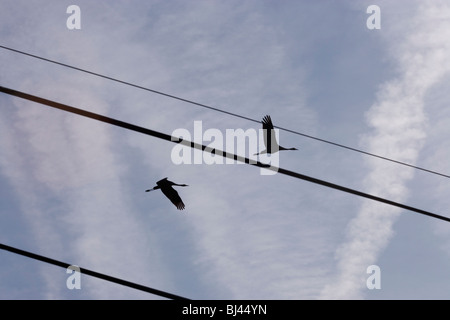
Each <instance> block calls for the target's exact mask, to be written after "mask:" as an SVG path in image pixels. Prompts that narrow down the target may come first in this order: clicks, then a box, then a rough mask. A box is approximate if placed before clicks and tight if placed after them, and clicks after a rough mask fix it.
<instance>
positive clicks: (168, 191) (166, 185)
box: [145, 178, 188, 210]
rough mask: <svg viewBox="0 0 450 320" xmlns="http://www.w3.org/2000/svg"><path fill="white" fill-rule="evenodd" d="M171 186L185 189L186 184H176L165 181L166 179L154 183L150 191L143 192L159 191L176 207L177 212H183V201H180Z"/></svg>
mask: <svg viewBox="0 0 450 320" xmlns="http://www.w3.org/2000/svg"><path fill="white" fill-rule="evenodd" d="M172 186H179V187H187V186H188V185H187V184H177V183H174V182H172V181H169V180H167V178H164V179H161V180H159V181H158V182H156V186H155V187H153V188H152V189H148V190H145V192H150V191H153V190H158V189H161V191H162V193H164V195H165V196H166V197H167V198H168V199H169V200H170V201H172V203H173V204H174V205H175V207H177V209H178V210H183V209H184V208H185V206H184V203H183V200H181V198H180V195H179V194H178V192H177V191H176V190H175V189H174V188H172Z"/></svg>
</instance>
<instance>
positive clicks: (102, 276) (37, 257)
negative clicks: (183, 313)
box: [0, 243, 189, 300]
mask: <svg viewBox="0 0 450 320" xmlns="http://www.w3.org/2000/svg"><path fill="white" fill-rule="evenodd" d="M0 249H2V250H6V251H10V252H12V253H16V254H19V255H22V256H25V257H28V258H31V259H35V260H39V261H43V262H46V263H50V264H53V265H55V266H59V267H62V268H65V269H67V268H68V267H70V266H71V265H70V264H68V263H65V262H61V261H58V260H54V259H51V258H48V257H44V256H41V255H38V254H35V253H32V252H28V251H24V250H21V249H17V248H14V247H11V246H7V245H4V244H2V243H0ZM80 273H81V274H86V275H89V276H92V277H95V278H99V279H103V280H106V281H109V282H114V283H117V284H120V285H123V286H126V287H130V288H133V289H136V290H140V291H145V292H148V293H152V294H155V295H158V296H161V297H164V298H168V299H172V300H189V299H187V298H184V297H180V296H177V295H175V294H172V293H168V292H164V291H161V290H157V289H153V288H149V287H146V286H143V285H140V284H137V283H133V282H130V281H126V280H122V279H119V278H115V277H111V276H108V275H106V274H103V273H99V272H95V271H91V270H89V269H85V268H80Z"/></svg>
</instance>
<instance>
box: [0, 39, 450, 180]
mask: <svg viewBox="0 0 450 320" xmlns="http://www.w3.org/2000/svg"><path fill="white" fill-rule="evenodd" d="M0 48H2V49H5V50H9V51H12V52H16V53H19V54H22V55H25V56H29V57H32V58H35V59H39V60H42V61H46V62H50V63H53V64H57V65H60V66H63V67H66V68H70V69H73V70H77V71H80V72H84V73H88V74H91V75H94V76H96V77H100V78H104V79H107V80H111V81H115V82H118V83H121V84H124V85H127V86H131V87H134V88H138V89H141V90H145V91H149V92H152V93H156V94H159V95H162V96H165V97H168V98H172V99H176V100H179V101H183V102H186V103H190V104H193V105H196V106H199V107H202V108H206V109H210V110H214V111H217V112H221V113H224V114H227V115H230V116H233V117H237V118H241V119H245V120H248V121H252V122H256V123H261V121H259V120H256V119H252V118H249V117H246V116H242V115H239V114H237V113H233V112H229V111H225V110H222V109H219V108H215V107H212V106H208V105H206V104H202V103H198V102H195V101H192V100H188V99H184V98H180V97H177V96H174V95H171V94H168V93H164V92H161V91H157V90H153V89H150V88H146V87H143V86H140V85H137V84H133V83H130V82H127V81H123V80H119V79H116V78H112V77H108V76H105V75H102V74H100V73H96V72H92V71H89V70H86V69H81V68H78V67H74V66H71V65H68V64H65V63H61V62H58V61H55V60H51V59H47V58H43V57H40V56H37V55H34V54H31V53H27V52H24V51H20V50H17V49H13V48H9V47H6V46H2V45H0ZM274 127H275V128H278V129H280V130H283V131H286V132H290V133H293V134H296V135H299V136H303V137H305V138H309V139H313V140H316V141H320V142H324V143H327V144H330V145H333V146H336V147H339V148H344V149H347V150H350V151H354V152H359V153H361V154H365V155H367V156H371V157H375V158H379V159H382V160H386V161H390V162H393V163H397V164H400V165H403V166H407V167H410V168H414V169H417V170H421V171H425V172H428V173H431V174H435V175H439V176H442V177H445V178H450V175H446V174H443V173H440V172H437V171H433V170H430V169H426V168H422V167H418V166H415V165H412V164H409V163H406V162H402V161H398V160H395V159H391V158H387V157H384V156H380V155H377V154H374V153H371V152H367V151H363V150H360V149H356V148H352V147H348V146H346V145H343V144H340V143H336V142H332V141H329V140H325V139H321V138H317V137H314V136H311V135H308V134H304V133H301V132H298V131H295V130H291V129H287V128H283V127H279V126H274Z"/></svg>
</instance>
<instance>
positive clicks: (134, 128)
mask: <svg viewBox="0 0 450 320" xmlns="http://www.w3.org/2000/svg"><path fill="white" fill-rule="evenodd" d="M0 92H4V93H6V94H9V95H12V96H16V97H19V98H22V99H25V100H29V101H33V102H37V103H40V104H43V105H46V106H49V107H52V108H56V109H59V110H63V111H66V112H70V113H74V114H78V115H80V116H84V117H87V118H91V119H94V120H97V121H101V122H105V123H108V124H111V125H115V126H118V127H122V128H125V129H128V130H132V131H136V132H140V133H143V134H146V135H150V136H153V137H156V138H159V139H163V140H167V141H171V142H174V143H180V144H183V145H185V146H188V147H191V148H195V149H199V150H203V151H205V152H209V153H211V154H218V155H221V156H223V157H226V158H229V159H234V160H236V161H240V162H243V163H246V164H251V165H254V166H257V167H260V168H266V169H268V170H273V171H275V172H279V173H281V174H284V175H287V176H290V177H293V178H297V179H301V180H305V181H309V182H312V183H315V184H319V185H322V186H325V187H328V188H332V189H336V190H340V191H343V192H346V193H350V194H353V195H356V196H359V197H363V198H367V199H371V200H374V201H378V202H382V203H385V204H388V205H391V206H396V207H399V208H402V209H405V210H408V211H413V212H416V213H419V214H422V215H426V216H429V217H433V218H436V219H440V220H444V221H447V222H450V218H448V217H445V216H441V215H438V214H435V213H432V212H429V211H426V210H422V209H418V208H415V207H412V206H408V205H405V204H402V203H399V202H395V201H391V200H388V199H384V198H381V197H377V196H374V195H371V194H368V193H364V192H361V191H358V190H354V189H350V188H347V187H343V186H340V185H338V184H334V183H331V182H328V181H324V180H320V179H317V178H314V177H310V176H307V175H304V174H301V173H297V172H294V171H290V170H286V169H283V168H278V167H274V166H268V165H267V164H264V163H261V162H259V161H255V160H251V159H249V158H246V157H242V156H239V155H235V154H233V153H229V152H225V151H222V150H217V149H214V148H211V147H207V146H204V145H202V144H199V143H195V142H191V141H187V140H183V139H181V138H178V137H174V136H171V135H169V134H165V133H161V132H158V131H155V130H151V129H147V128H144V127H140V126H137V125H134V124H131V123H128V122H124V121H121V120H117V119H113V118H109V117H106V116H103V115H100V114H97V113H93V112H90V111H86V110H83V109H78V108H75V107H71V106H68V105H65V104H62V103H58V102H55V101H52V100H47V99H44V98H41V97H38V96H34V95H31V94H28V93H25V92H21V91H17V90H13V89H9V88H5V87H2V86H0Z"/></svg>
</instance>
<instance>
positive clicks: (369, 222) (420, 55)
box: [321, 1, 450, 299]
mask: <svg viewBox="0 0 450 320" xmlns="http://www.w3.org/2000/svg"><path fill="white" fill-rule="evenodd" d="M386 11H387V10H386ZM407 18H408V19H409V20H408V24H409V25H410V26H411V27H410V28H408V29H405V30H403V31H400V36H401V37H402V38H404V40H403V41H401V42H400V43H394V42H390V41H389V38H390V37H392V38H391V39H396V38H397V37H395V36H399V35H393V34H392V33H391V32H389V31H387V34H386V36H387V39H386V40H387V42H388V43H389V45H390V46H392V48H394V49H393V50H392V52H393V54H394V59H395V60H396V61H397V66H398V73H399V75H398V77H397V78H396V79H393V80H391V81H388V82H386V83H384V84H382V86H381V88H380V90H379V93H378V96H377V101H376V102H375V103H374V104H373V105H372V107H371V108H370V110H369V112H367V122H368V124H369V126H370V127H371V133H369V134H366V135H365V137H364V138H363V140H362V141H363V144H364V145H365V146H367V147H368V150H369V151H370V152H373V153H375V154H380V155H384V156H386V157H389V158H393V159H397V160H399V161H403V162H406V163H411V164H415V163H416V160H417V158H418V155H419V153H420V151H421V149H422V147H423V145H424V142H425V138H426V135H427V115H426V112H427V109H426V105H425V95H426V94H427V92H428V90H429V89H430V88H432V87H433V86H434V85H436V84H437V83H439V81H440V80H442V79H443V77H444V76H445V75H447V74H448V72H450V63H449V60H448V56H449V55H450V45H449V42H448V41H447V39H448V38H449V37H450V31H449V30H450V19H449V18H450V6H448V4H446V3H444V2H442V1H430V2H427V3H426V4H424V3H422V4H420V5H419V6H418V7H417V9H416V12H415V13H414V15H413V16H408V17H407ZM380 32H384V31H383V29H382V30H381V31H380ZM368 168H369V173H368V175H367V176H366V177H365V180H364V185H365V188H366V190H367V191H368V192H369V193H371V194H374V195H378V196H381V197H385V198H388V199H392V200H394V201H405V200H407V199H408V194H409V190H408V189H409V188H408V182H409V181H411V179H412V178H413V177H414V170H413V169H411V168H399V167H396V166H392V165H390V164H387V163H385V162H382V161H379V160H371V161H368ZM400 213H401V211H400V210H399V209H397V208H391V207H388V206H386V205H381V204H377V203H372V202H364V203H363V204H362V207H361V209H360V211H359V213H358V214H357V216H356V217H355V218H354V219H352V220H351V221H350V223H349V225H348V228H347V233H346V236H347V238H346V240H345V242H344V243H342V244H341V245H340V247H339V248H338V250H337V252H336V259H337V266H338V270H339V273H338V275H337V277H336V281H334V282H332V283H331V284H329V285H327V286H326V287H325V288H324V289H323V291H322V295H321V297H322V298H326V299H330V298H332V299H340V298H346V299H359V298H362V297H364V290H367V289H366V282H365V281H366V279H367V277H368V275H367V274H366V269H367V267H368V266H369V265H371V264H376V262H377V258H378V257H379V255H380V253H381V252H382V251H383V249H384V248H385V247H386V246H387V244H388V243H389V240H390V239H391V237H392V235H393V226H394V223H395V221H396V220H397V218H398V216H399V214H400Z"/></svg>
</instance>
